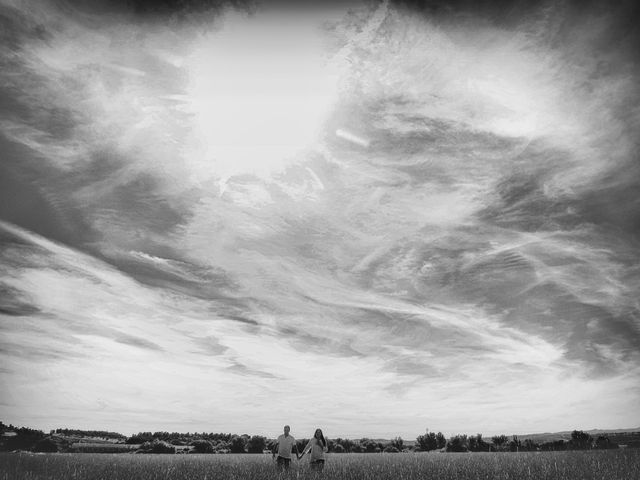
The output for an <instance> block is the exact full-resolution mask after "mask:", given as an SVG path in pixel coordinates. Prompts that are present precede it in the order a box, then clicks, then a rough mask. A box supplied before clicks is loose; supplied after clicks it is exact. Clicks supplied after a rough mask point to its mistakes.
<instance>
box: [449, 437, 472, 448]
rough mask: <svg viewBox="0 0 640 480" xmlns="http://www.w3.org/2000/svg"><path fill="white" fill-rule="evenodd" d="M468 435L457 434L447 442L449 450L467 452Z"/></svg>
mask: <svg viewBox="0 0 640 480" xmlns="http://www.w3.org/2000/svg"><path fill="white" fill-rule="evenodd" d="M467 451H468V448H467V436H466V435H456V436H455V437H452V438H450V439H449V442H447V452H467Z"/></svg>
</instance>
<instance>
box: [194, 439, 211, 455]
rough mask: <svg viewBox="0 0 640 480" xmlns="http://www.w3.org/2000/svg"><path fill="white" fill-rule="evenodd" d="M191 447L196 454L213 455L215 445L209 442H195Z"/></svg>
mask: <svg viewBox="0 0 640 480" xmlns="http://www.w3.org/2000/svg"><path fill="white" fill-rule="evenodd" d="M191 446H192V447H193V451H194V452H196V453H213V444H212V443H211V442H210V441H209V440H194V441H193V442H191Z"/></svg>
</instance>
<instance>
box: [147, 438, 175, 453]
mask: <svg viewBox="0 0 640 480" xmlns="http://www.w3.org/2000/svg"><path fill="white" fill-rule="evenodd" d="M140 450H141V451H143V452H144V453H176V447H174V446H173V445H171V444H170V443H167V442H164V441H162V440H158V439H155V440H153V441H152V442H145V443H143V444H142V445H140Z"/></svg>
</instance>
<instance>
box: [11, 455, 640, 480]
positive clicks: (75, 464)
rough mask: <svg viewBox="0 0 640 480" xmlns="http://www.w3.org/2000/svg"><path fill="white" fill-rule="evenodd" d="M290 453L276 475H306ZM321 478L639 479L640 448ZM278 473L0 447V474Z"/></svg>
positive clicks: (330, 465) (31, 477) (401, 459)
mask: <svg viewBox="0 0 640 480" xmlns="http://www.w3.org/2000/svg"><path fill="white" fill-rule="evenodd" d="M316 475H317V474H315V473H314V472H311V471H309V467H308V464H307V462H306V461H304V460H303V461H302V462H296V461H295V460H294V462H293V466H292V468H291V471H290V473H289V474H288V475H284V477H293V478H314V477H316ZM321 476H322V478H324V479H326V480H334V479H345V480H365V479H367V480H373V479H394V480H395V479H402V480H413V479H416V480H417V479H425V478H428V479H442V480H449V479H451V480H453V479H456V480H466V479H487V480H493V479H512V480H513V479H536V480H538V479H541V480H542V479H602V480H605V479H606V480H637V479H640V449H627V450H609V451H584V452H576V451H574V452H539V453H531V452H529V453H466V454H456V453H446V454H444V453H442V454H441V453H415V454H414V453H408V454H406V453H405V454H335V455H330V456H329V458H328V460H327V466H326V468H325V470H324V472H323V473H322V474H321ZM277 477H279V475H278V473H277V472H276V470H275V466H274V463H273V461H272V460H271V457H270V456H268V455H131V454H77V453H74V454H64V453H58V454H29V453H13V454H10V453H3V454H0V480H23V479H24V480H27V479H28V480H45V479H47V480H63V479H64V480H71V479H74V480H79V479H91V480H108V479H109V480H111V479H114V480H115V479H119V480H143V479H145V480H146V479H149V480H151V479H157V480H159V479H163V480H187V479H188V480H196V479H198V480H233V479H236V480H241V479H242V480H245V479H246V480H254V479H255V480H261V479H271V478H277Z"/></svg>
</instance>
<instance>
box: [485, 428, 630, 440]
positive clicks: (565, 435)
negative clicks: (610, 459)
mask: <svg viewBox="0 0 640 480" xmlns="http://www.w3.org/2000/svg"><path fill="white" fill-rule="evenodd" d="M583 431H584V432H585V433H588V434H589V435H591V436H592V437H594V438H596V437H598V436H599V435H610V436H613V435H620V434H629V433H636V432H640V427H636V428H619V429H611V430H600V429H593V430H583ZM571 432H572V431H563V432H545V433H527V434H517V435H516V436H517V437H518V439H519V440H527V439H530V440H533V441H534V442H536V443H543V442H552V441H554V440H570V439H571ZM488 438H490V437H488Z"/></svg>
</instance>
